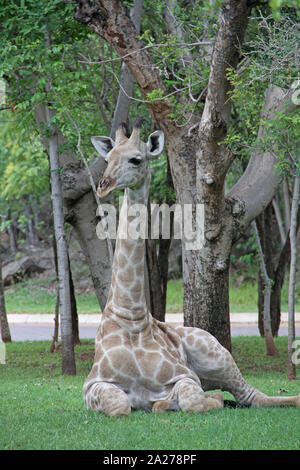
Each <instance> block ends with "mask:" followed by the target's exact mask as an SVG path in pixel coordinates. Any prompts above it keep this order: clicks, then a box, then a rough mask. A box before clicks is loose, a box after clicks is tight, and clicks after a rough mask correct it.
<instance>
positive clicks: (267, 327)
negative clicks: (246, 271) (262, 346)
mask: <svg viewBox="0 0 300 470" xmlns="http://www.w3.org/2000/svg"><path fill="white" fill-rule="evenodd" d="M252 228H253V231H254V234H255V239H256V244H257V247H258V254H259V258H260V266H261V271H262V273H263V278H264V288H265V292H264V337H265V341H266V350H267V355H268V356H278V355H279V353H278V351H277V349H276V346H275V343H274V339H273V335H272V327H271V314H270V303H271V289H272V283H271V279H270V278H269V275H268V272H267V269H266V264H265V260H264V254H263V250H262V247H261V243H260V238H259V234H258V230H257V226H256V222H255V220H254V221H253V222H252Z"/></svg>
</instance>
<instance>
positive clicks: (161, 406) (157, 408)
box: [152, 400, 169, 413]
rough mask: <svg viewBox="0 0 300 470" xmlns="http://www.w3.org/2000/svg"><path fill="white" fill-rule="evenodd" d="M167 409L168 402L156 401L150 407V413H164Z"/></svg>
mask: <svg viewBox="0 0 300 470" xmlns="http://www.w3.org/2000/svg"><path fill="white" fill-rule="evenodd" d="M168 408H169V401H168V400H162V401H156V402H155V403H154V404H153V406H152V413H165V412H166V411H167V410H168Z"/></svg>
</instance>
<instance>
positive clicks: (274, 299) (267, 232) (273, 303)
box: [256, 204, 284, 336]
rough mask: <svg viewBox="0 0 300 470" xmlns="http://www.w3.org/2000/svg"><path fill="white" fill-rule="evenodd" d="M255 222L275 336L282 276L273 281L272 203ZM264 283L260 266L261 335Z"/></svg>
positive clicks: (274, 256) (274, 270) (275, 241)
mask: <svg viewBox="0 0 300 470" xmlns="http://www.w3.org/2000/svg"><path fill="white" fill-rule="evenodd" d="M256 223H257V229H258V232H259V237H260V242H261V247H262V251H263V256H264V263H265V267H266V271H267V273H268V277H269V278H270V279H271V280H272V283H271V294H270V316H271V328H272V334H273V336H277V335H278V330H279V326H280V317H281V311H280V298H281V296H280V294H281V287H282V284H281V285H280V281H282V282H283V278H282V276H279V277H278V278H277V280H278V281H279V284H278V283H277V284H276V283H275V278H276V258H277V257H278V256H276V255H277V253H276V249H277V246H278V240H277V239H275V235H276V234H277V233H278V232H277V230H274V228H275V227H277V224H276V223H275V218H274V214H273V207H272V204H269V205H268V207H266V209H265V210H264V211H263V212H262V213H261V214H260V215H259V217H257V219H256ZM282 267H284V266H282ZM265 283H266V280H265V277H264V275H263V273H262V271H261V268H260V269H259V274H258V327H259V331H260V334H261V336H264V299H265V294H264V291H265Z"/></svg>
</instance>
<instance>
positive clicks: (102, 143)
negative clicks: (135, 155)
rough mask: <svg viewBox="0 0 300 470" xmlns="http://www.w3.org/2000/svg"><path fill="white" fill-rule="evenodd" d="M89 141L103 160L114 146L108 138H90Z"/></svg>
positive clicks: (100, 136) (101, 136)
mask: <svg viewBox="0 0 300 470" xmlns="http://www.w3.org/2000/svg"><path fill="white" fill-rule="evenodd" d="M91 141H92V144H93V146H94V147H95V149H96V150H97V152H98V153H99V155H100V156H101V157H103V158H106V156H107V154H108V153H109V152H110V151H111V149H112V148H113V147H114V145H115V143H114V141H113V140H112V139H111V138H110V137H105V136H103V135H99V136H94V137H91Z"/></svg>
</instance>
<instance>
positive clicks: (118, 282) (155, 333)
mask: <svg viewBox="0 0 300 470" xmlns="http://www.w3.org/2000/svg"><path fill="white" fill-rule="evenodd" d="M92 142H93V144H94V146H95V148H96V149H97V151H98V152H99V154H100V155H101V156H103V157H104V158H105V159H106V161H107V163H108V165H107V168H106V170H105V172H104V175H103V178H102V179H101V181H100V183H99V186H98V195H99V197H101V198H102V197H104V196H106V195H107V194H109V193H110V192H111V191H112V190H113V189H125V198H124V202H123V205H122V209H121V213H120V222H119V228H118V235H117V241H116V248H115V255H114V261H113V274H112V282H111V288H110V292H109V296H108V301H107V304H106V307H105V309H104V311H103V314H102V318H101V323H100V326H99V329H98V332H97V336H96V342H95V358H94V364H93V366H92V369H91V371H90V374H89V375H88V377H87V379H86V381H85V383H84V387H83V397H84V400H85V403H86V406H87V407H91V408H92V409H94V410H98V411H102V412H104V413H106V414H107V415H115V416H120V415H128V414H129V413H130V411H131V409H146V410H151V409H152V411H154V412H163V411H166V410H177V409H181V410H183V411H197V412H204V411H208V410H209V409H212V408H221V407H222V406H223V398H222V394H221V393H218V392H217V393H212V394H204V391H207V390H216V389H221V390H226V391H229V392H231V393H232V394H233V395H234V397H235V399H236V401H237V403H239V404H244V405H254V406H269V405H279V406H280V405H294V406H300V395H297V396H294V397H268V396H267V395H265V394H263V393H261V392H260V391H258V390H256V389H255V388H253V387H252V386H251V385H248V384H247V383H246V382H245V380H244V379H243V377H242V375H241V373H240V371H239V369H238V367H237V365H236V364H235V362H234V360H233V358H232V356H231V354H230V353H229V352H228V351H227V350H226V349H225V348H223V347H222V346H221V345H220V344H219V343H218V341H217V340H216V339H215V338H214V337H213V336H212V335H211V334H209V333H207V332H206V331H204V330H201V329H198V328H189V327H181V326H180V327H172V326H170V325H168V324H167V323H162V322H159V321H157V320H156V319H154V318H153V317H152V316H151V314H150V312H149V311H148V308H147V306H146V300H145V293H144V259H145V258H144V256H145V244H144V240H143V238H142V237H140V238H137V239H136V237H133V238H134V239H133V238H129V237H128V236H127V227H128V224H129V223H130V222H132V221H133V219H134V218H135V217H136V212H134V214H133V215H130V208H132V209H133V205H135V204H142V205H143V206H144V207H147V200H148V194H149V186H150V168H149V160H150V159H151V158H155V157H157V156H158V155H159V154H160V153H161V152H162V150H163V145H164V135H163V132H161V131H155V132H154V133H152V134H151V135H150V137H149V139H148V142H147V143H144V142H142V141H141V140H140V122H138V123H136V125H135V126H134V129H133V132H132V134H131V137H130V138H129V139H128V138H127V137H126V136H125V134H124V131H123V127H122V125H121V126H120V127H119V128H118V130H117V133H116V141H115V142H113V141H112V139H110V138H109V137H92Z"/></svg>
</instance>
